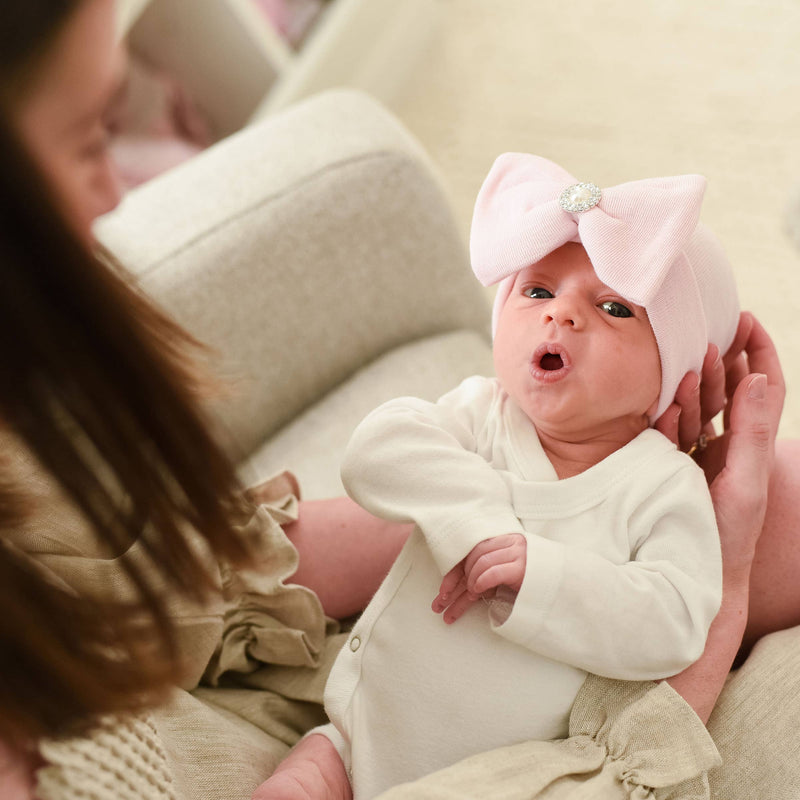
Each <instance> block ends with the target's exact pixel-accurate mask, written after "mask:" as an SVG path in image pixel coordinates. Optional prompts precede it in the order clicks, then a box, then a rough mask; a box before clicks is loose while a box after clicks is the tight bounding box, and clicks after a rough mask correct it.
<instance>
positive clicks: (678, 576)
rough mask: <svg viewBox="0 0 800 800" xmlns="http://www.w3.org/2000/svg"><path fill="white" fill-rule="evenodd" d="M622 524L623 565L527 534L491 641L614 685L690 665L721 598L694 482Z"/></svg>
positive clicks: (667, 492)
mask: <svg viewBox="0 0 800 800" xmlns="http://www.w3.org/2000/svg"><path fill="white" fill-rule="evenodd" d="M643 496H644V495H643ZM621 522H622V523H623V524H626V526H628V525H629V526H630V528H629V536H630V537H631V545H632V548H633V553H632V557H631V560H630V561H627V562H615V561H612V560H609V559H607V558H605V557H604V556H603V555H600V554H599V553H596V552H593V551H592V550H591V549H588V548H584V547H574V546H570V545H568V544H565V543H562V542H559V541H554V540H551V539H545V538H543V537H540V536H537V535H535V534H530V535H529V538H528V550H527V566H526V572H525V579H524V581H523V584H522V588H521V589H520V591H519V593H518V595H517V596H516V599H514V600H513V607H512V608H511V610H510V613H509V615H508V616H504V617H503V619H500V618H499V617H500V616H502V615H498V618H497V619H496V620H495V621H494V625H493V627H494V629H495V631H496V632H497V633H498V634H499V635H501V636H503V637H504V638H506V639H509V640H510V641H514V642H516V643H517V644H520V645H522V646H523V647H527V648H529V649H531V650H533V651H535V652H538V653H542V654H544V655H547V656H548V657H549V658H552V659H554V660H557V661H563V662H565V663H568V664H572V665H573V666H576V667H579V668H581V669H585V670H587V671H589V672H593V673H595V674H597V675H602V676H604V677H609V678H618V679H621V680H658V679H660V678H664V677H667V676H669V675H673V674H675V673H676V672H678V671H680V670H681V669H684V668H685V667H686V666H687V665H688V664H690V663H692V662H693V661H694V660H696V659H697V658H698V657H699V656H700V655H701V653H702V652H703V647H704V646H705V641H706V636H707V634H708V629H709V627H710V625H711V622H712V621H713V619H714V616H715V614H716V612H717V610H718V608H719V601H720V594H721V565H720V552H719V537H718V534H717V530H716V525H715V520H714V511H713V507H712V505H711V501H710V498H709V496H708V488H707V487H706V485H705V480H704V478H703V475H702V473H701V472H700V471H699V470H697V469H696V468H694V467H686V468H684V469H682V470H680V471H679V472H676V473H674V474H673V475H672V477H671V478H670V479H668V480H667V481H664V482H662V483H661V485H660V486H659V488H657V489H654V490H652V491H651V490H650V488H648V489H647V494H646V500H645V501H643V502H642V503H641V504H640V505H639V506H638V508H637V509H636V510H635V511H634V513H633V515H632V516H631V517H630V519H629V520H628V522H627V523H625V522H624V521H622V520H621ZM503 611H504V612H505V609H503Z"/></svg>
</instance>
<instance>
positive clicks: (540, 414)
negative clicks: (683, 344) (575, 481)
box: [494, 243, 661, 445]
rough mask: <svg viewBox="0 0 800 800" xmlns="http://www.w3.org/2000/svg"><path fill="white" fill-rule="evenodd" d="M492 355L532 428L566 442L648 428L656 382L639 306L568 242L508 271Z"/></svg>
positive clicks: (650, 340) (656, 366) (654, 356)
mask: <svg viewBox="0 0 800 800" xmlns="http://www.w3.org/2000/svg"><path fill="white" fill-rule="evenodd" d="M494 363H495V371H496V373H497V377H498V379H499V380H500V383H501V384H502V385H503V388H504V389H505V390H506V392H508V394H509V395H510V396H511V397H512V398H513V399H514V400H515V401H516V402H517V404H518V405H519V406H520V408H521V409H522V410H523V411H524V412H525V414H526V415H527V416H528V417H529V418H530V420H531V421H532V422H533V423H534V424H535V425H536V427H537V430H539V431H540V433H546V434H549V435H551V436H554V437H557V438H563V439H565V440H569V441H583V440H587V439H594V438H596V437H613V438H614V440H619V442H620V445H621V444H624V443H626V442H627V441H630V439H632V438H633V437H634V436H636V435H637V434H638V433H640V432H641V431H642V430H644V429H645V428H647V427H648V425H649V415H650V414H652V413H654V411H655V408H656V403H657V401H658V396H659V393H660V390H661V364H660V360H659V355H658V346H657V344H656V340H655V336H654V335H653V331H652V328H651V327H650V322H649V321H648V319H647V313H646V311H645V310H644V308H642V307H641V306H637V305H635V304H633V303H630V302H628V301H627V300H625V299H623V298H621V297H620V296H619V295H618V294H617V293H615V292H614V291H612V290H611V289H610V288H609V287H608V286H606V285H605V284H604V283H602V281H600V279H599V278H598V277H597V275H596V274H595V272H594V268H593V267H592V263H591V261H590V260H589V257H588V255H587V254H586V251H585V250H584V249H583V247H582V246H581V245H580V244H575V243H569V244H566V245H564V246H562V247H560V248H559V249H558V250H555V251H554V252H552V253H550V255H548V256H547V257H545V258H544V259H542V260H541V261H539V262H537V263H536V264H533V265H531V266H529V267H527V268H526V269H524V270H522V271H521V272H520V273H519V274H518V275H517V277H516V280H515V282H514V286H513V288H512V290H511V293H510V295H509V297H508V300H507V301H506V303H505V305H504V306H503V308H502V310H501V312H500V316H499V319H498V323H497V331H496V334H495V340H494Z"/></svg>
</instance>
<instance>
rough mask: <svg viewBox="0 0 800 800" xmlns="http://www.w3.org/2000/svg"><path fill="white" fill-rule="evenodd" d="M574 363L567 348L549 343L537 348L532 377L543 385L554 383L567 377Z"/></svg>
mask: <svg viewBox="0 0 800 800" xmlns="http://www.w3.org/2000/svg"><path fill="white" fill-rule="evenodd" d="M571 368H572V361H571V360H570V357H569V352H568V351H567V349H566V347H564V346H563V345H560V344H558V343H556V342H547V343H545V344H542V345H539V347H537V348H536V350H535V351H534V354H533V358H532V359H531V375H533V377H534V378H535V379H536V380H537V381H541V382H542V383H554V382H555V381H560V380H561V379H562V378H564V377H566V375H567V373H568V372H569V371H570V369H571Z"/></svg>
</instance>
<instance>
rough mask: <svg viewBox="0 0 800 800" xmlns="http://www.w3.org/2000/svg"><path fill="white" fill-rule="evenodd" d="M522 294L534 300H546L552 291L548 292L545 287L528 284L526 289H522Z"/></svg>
mask: <svg viewBox="0 0 800 800" xmlns="http://www.w3.org/2000/svg"><path fill="white" fill-rule="evenodd" d="M522 294H524V295H525V297H530V298H532V299H534V300H547V299H549V298H551V297H552V296H553V295H552V293H550V292H548V291H547V289H542V287H541V286H529V287H528V288H527V289H523V290H522Z"/></svg>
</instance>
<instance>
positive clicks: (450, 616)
mask: <svg viewBox="0 0 800 800" xmlns="http://www.w3.org/2000/svg"><path fill="white" fill-rule="evenodd" d="M527 549H528V545H527V543H526V541H525V537H524V536H523V535H522V534H519V533H509V534H506V535H504V536H496V537H494V538H493V539H486V540H485V541H483V542H480V543H479V544H478V545H476V546H475V547H474V548H473V549H472V551H471V552H470V554H469V555H468V556H467V557H466V558H465V559H464V560H463V561H462V562H460V563H459V564H457V565H456V566H455V567H453V569H451V570H450V572H448V573H447V575H445V576H444V578H443V579H442V584H441V586H440V587H439V594H438V595H437V596H436V599H435V600H434V601H433V605H432V606H431V607H432V609H433V610H434V611H435V612H436V613H437V614H440V613H442V612H444V621H445V622H446V623H447V624H448V625H449V624H452V623H453V622H455V621H456V620H457V619H458V618H459V617H461V616H462V615H463V614H464V612H465V611H466V610H467V609H468V608H469V607H470V606H471V605H472V604H473V603H475V602H476V601H477V600H478V599H480V598H481V597H489V596H492V595H493V594H494V591H495V589H497V587H498V586H508V587H510V588H511V589H512V590H513V591H514V592H515V593H516V592H518V591H519V590H520V587H521V586H522V580H523V578H524V577H525V559H526V555H527Z"/></svg>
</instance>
